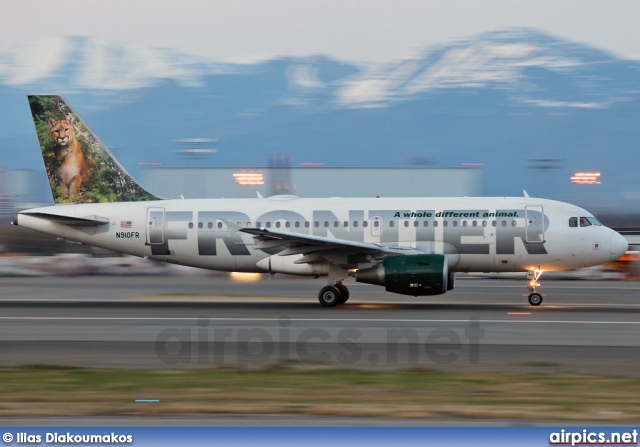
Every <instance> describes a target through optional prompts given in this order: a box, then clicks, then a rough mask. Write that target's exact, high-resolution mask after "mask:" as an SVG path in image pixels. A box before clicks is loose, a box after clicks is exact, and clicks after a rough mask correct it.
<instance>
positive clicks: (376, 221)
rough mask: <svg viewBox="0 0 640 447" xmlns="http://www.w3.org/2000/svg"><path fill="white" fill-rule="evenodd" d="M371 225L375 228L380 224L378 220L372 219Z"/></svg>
mask: <svg viewBox="0 0 640 447" xmlns="http://www.w3.org/2000/svg"><path fill="white" fill-rule="evenodd" d="M373 226H374V227H375V228H378V227H379V226H380V221H379V220H374V221H373Z"/></svg>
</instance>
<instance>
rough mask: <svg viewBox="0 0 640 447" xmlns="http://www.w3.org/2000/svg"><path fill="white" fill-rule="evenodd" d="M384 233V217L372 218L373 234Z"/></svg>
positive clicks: (376, 235)
mask: <svg viewBox="0 0 640 447" xmlns="http://www.w3.org/2000/svg"><path fill="white" fill-rule="evenodd" d="M381 234H382V218H380V217H378V216H376V217H372V218H371V236H374V237H380V235H381Z"/></svg>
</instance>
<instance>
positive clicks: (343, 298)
mask: <svg viewBox="0 0 640 447" xmlns="http://www.w3.org/2000/svg"><path fill="white" fill-rule="evenodd" d="M334 287H335V288H336V289H338V292H340V299H339V300H338V304H344V303H346V302H347V300H348V299H349V289H347V286H345V285H344V284H342V283H338V284H336V285H335V286H334Z"/></svg>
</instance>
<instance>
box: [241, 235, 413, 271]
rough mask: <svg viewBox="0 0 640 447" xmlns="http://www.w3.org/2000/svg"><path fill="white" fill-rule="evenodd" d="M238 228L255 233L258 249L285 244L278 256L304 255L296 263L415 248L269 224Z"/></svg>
mask: <svg viewBox="0 0 640 447" xmlns="http://www.w3.org/2000/svg"><path fill="white" fill-rule="evenodd" d="M238 231H241V232H243V233H248V234H251V235H252V236H254V238H255V239H256V241H257V245H256V247H255V248H256V249H258V250H263V249H270V248H278V247H282V248H284V250H283V251H281V252H279V253H278V256H293V255H300V254H302V255H304V256H303V257H302V258H300V259H299V260H297V261H295V264H303V263H313V262H318V261H320V260H323V259H325V260H329V258H330V257H331V256H332V255H336V254H343V255H344V254H360V253H362V254H371V255H404V254H410V252H411V253H415V252H416V250H415V249H412V248H408V247H395V246H394V247H390V246H383V245H378V244H372V243H369V242H355V241H348V240H345V239H333V238H328V237H324V236H312V235H309V234H300V233H290V232H285V231H277V230H270V229H266V228H238Z"/></svg>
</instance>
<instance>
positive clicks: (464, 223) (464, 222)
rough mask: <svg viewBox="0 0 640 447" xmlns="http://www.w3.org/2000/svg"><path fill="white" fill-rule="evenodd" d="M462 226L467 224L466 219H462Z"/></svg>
mask: <svg viewBox="0 0 640 447" xmlns="http://www.w3.org/2000/svg"><path fill="white" fill-rule="evenodd" d="M476 225H478V224H476ZM462 226H463V227H466V226H467V221H466V220H463V221H462Z"/></svg>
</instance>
